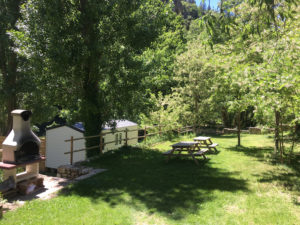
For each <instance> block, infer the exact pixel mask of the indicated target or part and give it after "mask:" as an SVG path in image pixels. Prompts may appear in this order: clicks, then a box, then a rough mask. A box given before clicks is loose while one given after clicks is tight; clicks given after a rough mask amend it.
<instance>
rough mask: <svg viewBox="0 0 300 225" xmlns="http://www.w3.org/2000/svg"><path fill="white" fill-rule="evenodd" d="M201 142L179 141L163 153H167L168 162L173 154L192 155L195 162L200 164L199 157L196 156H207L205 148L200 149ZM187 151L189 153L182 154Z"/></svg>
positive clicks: (178, 155)
mask: <svg viewBox="0 0 300 225" xmlns="http://www.w3.org/2000/svg"><path fill="white" fill-rule="evenodd" d="M198 145H199V142H197V141H183V142H178V143H176V144H173V145H172V149H171V150H169V151H167V152H164V153H163V154H164V155H166V156H167V157H168V158H167V162H168V161H169V160H170V158H171V157H172V156H176V157H192V158H193V160H194V162H195V163H196V164H197V165H199V163H198V161H197V159H196V158H195V157H196V156H202V157H203V158H204V159H206V157H205V152H206V151H205V150H200V148H199V146H198ZM184 151H186V152H187V154H181V153H182V152H184Z"/></svg>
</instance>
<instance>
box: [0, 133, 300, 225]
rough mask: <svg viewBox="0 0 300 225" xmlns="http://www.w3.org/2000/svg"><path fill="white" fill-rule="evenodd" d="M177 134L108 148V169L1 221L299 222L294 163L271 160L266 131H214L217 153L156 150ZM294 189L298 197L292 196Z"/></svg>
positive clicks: (99, 163) (98, 163)
mask: <svg viewBox="0 0 300 225" xmlns="http://www.w3.org/2000/svg"><path fill="white" fill-rule="evenodd" d="M179 140H191V137H187V136H186V137H182V138H180V139H175V140H173V141H172V142H171V141H166V142H161V143H158V144H155V145H152V146H151V147H149V148H146V147H140V148H128V149H122V150H119V151H115V152H111V153H107V154H105V155H104V156H102V157H101V158H100V159H98V160H95V161H94V162H92V163H91V164H92V166H94V167H100V168H107V169H108V171H107V172H104V173H101V174H98V175H96V176H94V177H92V178H89V179H87V180H84V181H81V182H79V183H76V184H74V185H72V186H70V187H69V188H67V189H66V190H64V191H63V192H61V193H60V194H59V196H58V197H56V198H54V199H51V200H48V201H41V200H34V201H31V202H29V203H26V204H25V206H24V207H21V208H19V209H18V210H16V211H12V212H8V213H6V214H5V215H4V218H3V219H2V220H1V221H0V223H1V224H14V225H16V224H34V225H37V224H105V225H108V224H122V225H123V224H280V225H281V224H300V205H299V204H300V199H299V197H298V196H299V195H298V194H299V192H300V176H299V173H300V169H299V167H297V165H296V166H294V167H292V166H286V165H280V164H276V163H274V162H273V160H272V157H271V155H272V151H273V148H272V147H273V142H272V139H271V138H268V137H267V136H265V135H243V136H242V144H243V147H240V148H236V147H235V145H236V142H237V141H236V137H234V136H216V137H213V141H214V142H217V143H219V147H218V150H219V153H218V154H209V155H208V158H209V160H208V161H206V162H205V163H204V162H203V160H202V159H199V161H200V166H196V165H195V163H194V162H193V160H192V159H189V158H188V159H171V160H170V161H169V163H166V162H165V158H164V157H163V155H162V154H161V152H162V151H165V150H168V149H170V145H171V144H172V143H175V142H178V141H179ZM297 195H298V196H297Z"/></svg>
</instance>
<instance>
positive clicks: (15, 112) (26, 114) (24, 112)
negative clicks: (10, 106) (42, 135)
mask: <svg viewBox="0 0 300 225" xmlns="http://www.w3.org/2000/svg"><path fill="white" fill-rule="evenodd" d="M11 115H12V116H21V117H22V118H23V120H24V121H27V120H28V119H29V118H30V117H31V115H32V112H31V111H30V110H24V109H15V110H13V111H11Z"/></svg>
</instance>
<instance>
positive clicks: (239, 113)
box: [237, 111, 241, 146]
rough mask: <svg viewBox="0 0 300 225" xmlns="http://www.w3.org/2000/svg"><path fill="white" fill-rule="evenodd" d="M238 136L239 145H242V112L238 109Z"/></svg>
mask: <svg viewBox="0 0 300 225" xmlns="http://www.w3.org/2000/svg"><path fill="white" fill-rule="evenodd" d="M237 136H238V146H241V112H240V111H238V114H237Z"/></svg>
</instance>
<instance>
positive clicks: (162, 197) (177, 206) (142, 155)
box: [61, 148, 248, 220]
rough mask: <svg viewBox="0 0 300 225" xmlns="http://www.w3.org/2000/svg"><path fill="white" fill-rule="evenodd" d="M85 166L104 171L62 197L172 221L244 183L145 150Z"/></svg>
mask: <svg viewBox="0 0 300 225" xmlns="http://www.w3.org/2000/svg"><path fill="white" fill-rule="evenodd" d="M199 161H200V162H201V159H199ZM90 165H91V166H94V167H101V168H107V169H108V171H107V172H105V173H103V174H99V175H96V176H94V177H92V178H90V179H87V180H84V181H82V182H79V183H76V184H74V185H73V186H71V187H69V188H68V189H66V190H65V191H64V192H62V193H61V194H62V195H79V196H84V197H89V198H90V199H91V200H92V201H94V202H98V201H105V202H107V203H109V204H110V205H111V206H112V207H113V206H115V205H119V204H127V205H130V206H134V207H135V208H137V209H140V210H143V209H144V208H146V210H147V211H148V212H149V213H155V212H159V213H162V214H164V215H165V216H167V217H170V218H172V219H175V220H176V219H181V218H183V217H185V216H187V215H188V214H190V213H195V211H196V210H197V209H199V208H200V207H201V204H203V203H205V202H207V201H212V200H213V199H214V193H213V191H214V190H219V191H227V192H237V191H241V190H242V191H248V189H247V182H246V181H245V180H242V179H235V178H233V177H232V175H233V173H229V172H226V171H223V170H220V169H217V168H212V167H211V164H210V162H209V161H208V162H206V163H204V162H203V161H202V163H201V165H200V166H196V165H195V163H194V162H193V160H192V159H172V160H170V161H169V163H166V162H165V158H164V157H163V155H162V154H161V152H159V151H157V150H151V149H144V150H142V149H140V148H123V149H121V150H118V151H115V152H111V153H108V154H105V155H103V156H102V157H101V158H100V159H98V160H96V161H93V162H91V164H90Z"/></svg>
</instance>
